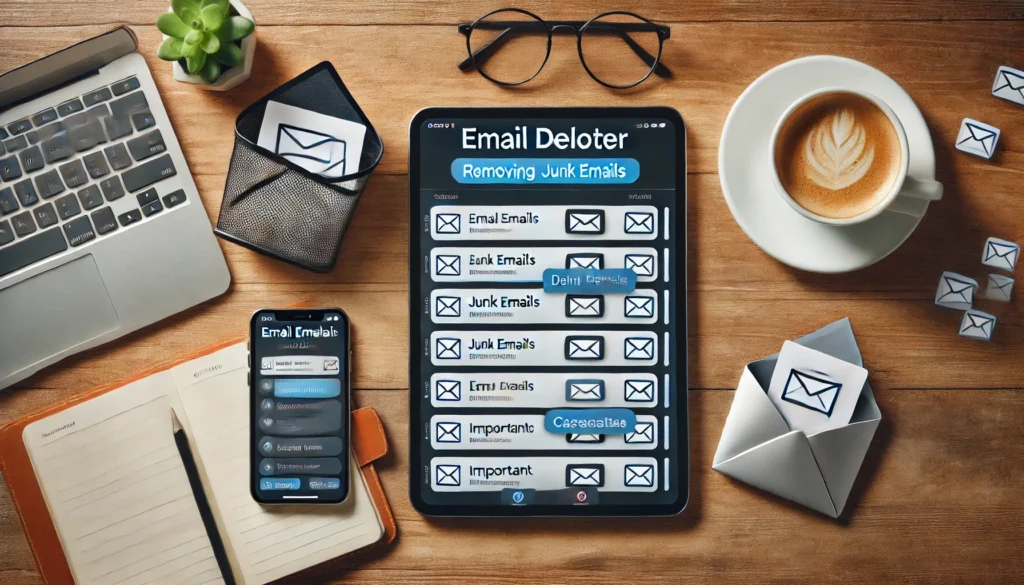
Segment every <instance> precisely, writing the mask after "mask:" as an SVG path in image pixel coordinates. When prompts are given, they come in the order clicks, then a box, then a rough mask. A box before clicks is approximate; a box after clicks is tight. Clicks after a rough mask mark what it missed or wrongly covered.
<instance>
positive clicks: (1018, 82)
mask: <svg viewBox="0 0 1024 585" xmlns="http://www.w3.org/2000/svg"><path fill="white" fill-rule="evenodd" d="M992 95H994V96H996V97H998V98H1003V99H1004V100H1009V101H1011V102H1013V103H1015V104H1020V105H1022V106H1024V71H1019V70H1017V69H1013V68H1011V67H1006V66H1003V67H1000V68H999V70H998V71H996V81H995V83H994V84H993V85H992Z"/></svg>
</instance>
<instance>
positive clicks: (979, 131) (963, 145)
mask: <svg viewBox="0 0 1024 585" xmlns="http://www.w3.org/2000/svg"><path fill="white" fill-rule="evenodd" d="M997 142H999V128H996V127H995V126H989V125H988V124H986V123H984V122H979V121H977V120H972V119H970V118H964V121H963V122H962V123H961V124H960V133H959V134H957V137H956V149H957V150H959V151H961V152H966V153H967V154H973V155H975V156H980V157H982V158H992V155H993V154H995V151H996V143H997Z"/></svg>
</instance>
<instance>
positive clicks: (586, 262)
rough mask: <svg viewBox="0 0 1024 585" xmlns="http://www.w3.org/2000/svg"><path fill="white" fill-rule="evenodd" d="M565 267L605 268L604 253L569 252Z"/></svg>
mask: <svg viewBox="0 0 1024 585" xmlns="http://www.w3.org/2000/svg"><path fill="white" fill-rule="evenodd" d="M565 267H566V268H570V269H571V268H583V269H587V270H601V269H603V268H604V254H595V253H586V254H567V255H566V256H565Z"/></svg>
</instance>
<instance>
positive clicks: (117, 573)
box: [24, 373, 223, 585]
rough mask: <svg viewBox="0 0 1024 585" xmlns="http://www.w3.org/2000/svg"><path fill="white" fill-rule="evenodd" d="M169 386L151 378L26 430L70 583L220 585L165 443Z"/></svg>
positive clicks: (175, 455) (173, 453) (168, 440)
mask: <svg viewBox="0 0 1024 585" xmlns="http://www.w3.org/2000/svg"><path fill="white" fill-rule="evenodd" d="M173 388H174V386H173V381H172V379H171V377H170V375H169V374H167V373H163V374H157V375H155V376H151V377H149V378H146V379H144V380H140V381H138V382H135V383H133V384H129V385H127V386H125V387H123V388H120V389H118V390H114V391H113V392H110V393H107V394H104V395H102V396H99V397H97V398H94V399H92V400H90V401H88V402H85V403H82V404H79V405H76V406H74V407H71V408H69V409H67V410H65V411H63V412H60V413H58V414H55V415H53V416H51V417H48V418H46V419H43V420H40V421H37V422H35V423H32V424H31V425H29V426H27V427H26V428H25V433H24V440H25V445H26V447H27V449H28V452H29V457H30V458H31V460H32V465H33V468H34V469H35V473H36V476H37V477H38V479H39V483H40V486H41V488H42V491H43V496H44V498H45V499H46V503H47V506H48V507H49V509H50V514H51V516H52V517H53V521H54V525H55V526H56V528H57V533H58V535H59V536H60V539H61V544H62V545H63V548H64V554H65V556H66V557H67V559H68V564H69V565H70V567H71V571H72V573H73V574H74V576H75V581H76V582H77V583H81V584H86V583H88V584H100V585H141V584H144V583H161V584H163V583H168V584H169V583H189V584H206V583H223V579H222V577H221V574H220V570H219V568H218V566H217V560H216V558H215V557H214V554H213V549H212V547H211V545H210V539H209V537H208V535H207V533H206V529H205V527H204V525H203V520H202V518H201V516H200V515H199V508H198V507H197V506H196V502H195V499H194V496H193V494H192V490H191V488H190V486H189V481H188V476H187V475H186V473H185V467H184V465H183V463H182V461H181V457H180V454H179V452H178V449H177V446H176V445H175V442H174V433H173V430H172V423H171V408H172V403H174V402H177V399H176V396H174V395H173V394H172V392H173ZM169 391H170V392H169Z"/></svg>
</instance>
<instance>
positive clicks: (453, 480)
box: [434, 465, 462, 487]
mask: <svg viewBox="0 0 1024 585" xmlns="http://www.w3.org/2000/svg"><path fill="white" fill-rule="evenodd" d="M434 483H436V484H437V485H447V486H454V487H458V486H460V485H462V466H461V465H437V466H435V467H434Z"/></svg>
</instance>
